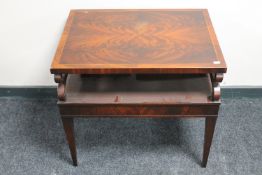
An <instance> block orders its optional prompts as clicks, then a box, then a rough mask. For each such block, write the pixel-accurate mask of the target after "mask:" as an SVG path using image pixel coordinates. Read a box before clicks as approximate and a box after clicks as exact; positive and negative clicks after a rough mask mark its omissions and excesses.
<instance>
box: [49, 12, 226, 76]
mask: <svg viewBox="0 0 262 175" xmlns="http://www.w3.org/2000/svg"><path fill="white" fill-rule="evenodd" d="M225 72H226V63H225V61H224V58H223V55H222V52H221V49H220V47H219V44H218V41H217V38H216V35H215V32H214V29H213V27H212V24H211V20H210V18H209V15H208V12H207V10H205V9H194V10H193V9H179V10H175V9H173V10H172V9H169V10H166V9H165V10H154V9H152V10H71V12H70V14H69V17H68V20H67V23H66V26H65V29H64V32H63V34H62V37H61V40H60V42H59V46H58V48H57V51H56V54H55V57H54V60H53V63H52V66H51V73H55V74H56V73H75V74H111V73H113V74H115V73H225Z"/></svg>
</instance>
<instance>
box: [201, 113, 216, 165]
mask: <svg viewBox="0 0 262 175" xmlns="http://www.w3.org/2000/svg"><path fill="white" fill-rule="evenodd" d="M216 120H217V116H216V117H206V121H205V141H204V150H203V159H202V167H206V165H207V160H208V155H209V151H210V147H211V144H212V139H213V134H214V130H215V126H216Z"/></svg>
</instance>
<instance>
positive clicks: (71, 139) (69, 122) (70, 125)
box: [62, 117, 77, 166]
mask: <svg viewBox="0 0 262 175" xmlns="http://www.w3.org/2000/svg"><path fill="white" fill-rule="evenodd" d="M62 122H63V126H64V130H65V134H66V138H67V142H68V145H69V149H70V153H71V157H72V160H73V165H74V166H77V157H76V145H75V136H74V120H73V118H64V117H62Z"/></svg>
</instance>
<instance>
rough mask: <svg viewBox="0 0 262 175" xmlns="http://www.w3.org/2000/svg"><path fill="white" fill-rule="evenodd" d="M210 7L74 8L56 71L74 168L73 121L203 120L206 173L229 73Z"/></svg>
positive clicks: (54, 66)
mask: <svg viewBox="0 0 262 175" xmlns="http://www.w3.org/2000/svg"><path fill="white" fill-rule="evenodd" d="M226 69H227V68H226V63H225V61H224V58H223V55H222V52H221V49H220V47H219V44H218V41H217V38H216V35H215V32H214V29H213V27H212V24H211V20H210V18H209V15H208V12H207V10H205V9H194V10H192V9H179V10H175V9H173V10H172V9H169V10H71V11H70V14H69V17H68V20H67V23H66V25H65V29H64V32H63V34H62V37H61V40H60V42H59V45H58V48H57V51H56V54H55V57H54V60H53V63H52V66H51V73H52V74H54V76H55V82H57V83H58V88H57V94H58V102H57V104H58V107H59V111H60V114H61V118H62V122H63V126H64V130H65V133H66V137H67V141H68V144H69V148H70V152H71V157H72V160H73V165H75V166H76V165H77V155H76V146H75V139H74V128H73V118H75V117H86V118H87V117H117V118H118V117H136V118H145V117H150V118H156V117H161V118H175V117H187V118H199V117H204V118H205V140H204V149H203V160H202V166H203V167H206V164H207V160H208V155H209V151H210V147H211V143H212V138H213V133H214V128H215V125H216V120H217V117H218V111H219V106H220V87H219V83H220V82H221V81H222V79H223V73H225V72H226Z"/></svg>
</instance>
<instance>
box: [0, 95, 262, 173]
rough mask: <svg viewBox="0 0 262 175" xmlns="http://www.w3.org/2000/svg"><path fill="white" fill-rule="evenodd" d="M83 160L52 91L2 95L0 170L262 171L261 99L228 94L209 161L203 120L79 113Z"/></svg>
mask: <svg viewBox="0 0 262 175" xmlns="http://www.w3.org/2000/svg"><path fill="white" fill-rule="evenodd" d="M75 132H76V143H77V151H78V161H79V166H78V167H74V166H72V165H71V158H70V155H69V149H68V147H67V143H66V140H65V137H64V132H63V128H62V125H61V121H60V119H59V113H58V109H57V107H56V100H55V99H54V98H42V99H34V98H17V97H9V98H6V97H5V98H0V148H1V149H0V174H20V175H23V174H24V175H30V174H34V175H36V174H43V175H45V174H48V175H64V174H77V175H81V174H90V175H93V174H114V175H115V174H121V175H124V174H134V175H137V174H141V175H142V174H143V175H147V174H150V175H151V174H163V175H169V174H170V175H171V174H180V175H184V174H212V175H213V174H219V175H221V174H230V175H232V174H238V175H239V174H240V175H241V174H243V175H246V174H248V175H252V174H260V175H261V174H262V146H261V145H262V98H247V97H245V98H243V97H232V98H223V99H222V105H221V110H220V117H219V119H218V121H217V126H216V131H215V135H214V140H213V146H212V148H211V152H210V157H209V162H208V165H207V168H201V167H200V166H199V163H200V159H201V157H202V143H203V133H204V120H203V119H198V120H192V119H183V120H182V119H172V120H170V119H168V120H167V119H165V120H164V119H162V120H161V119H77V120H76V122H75Z"/></svg>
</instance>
